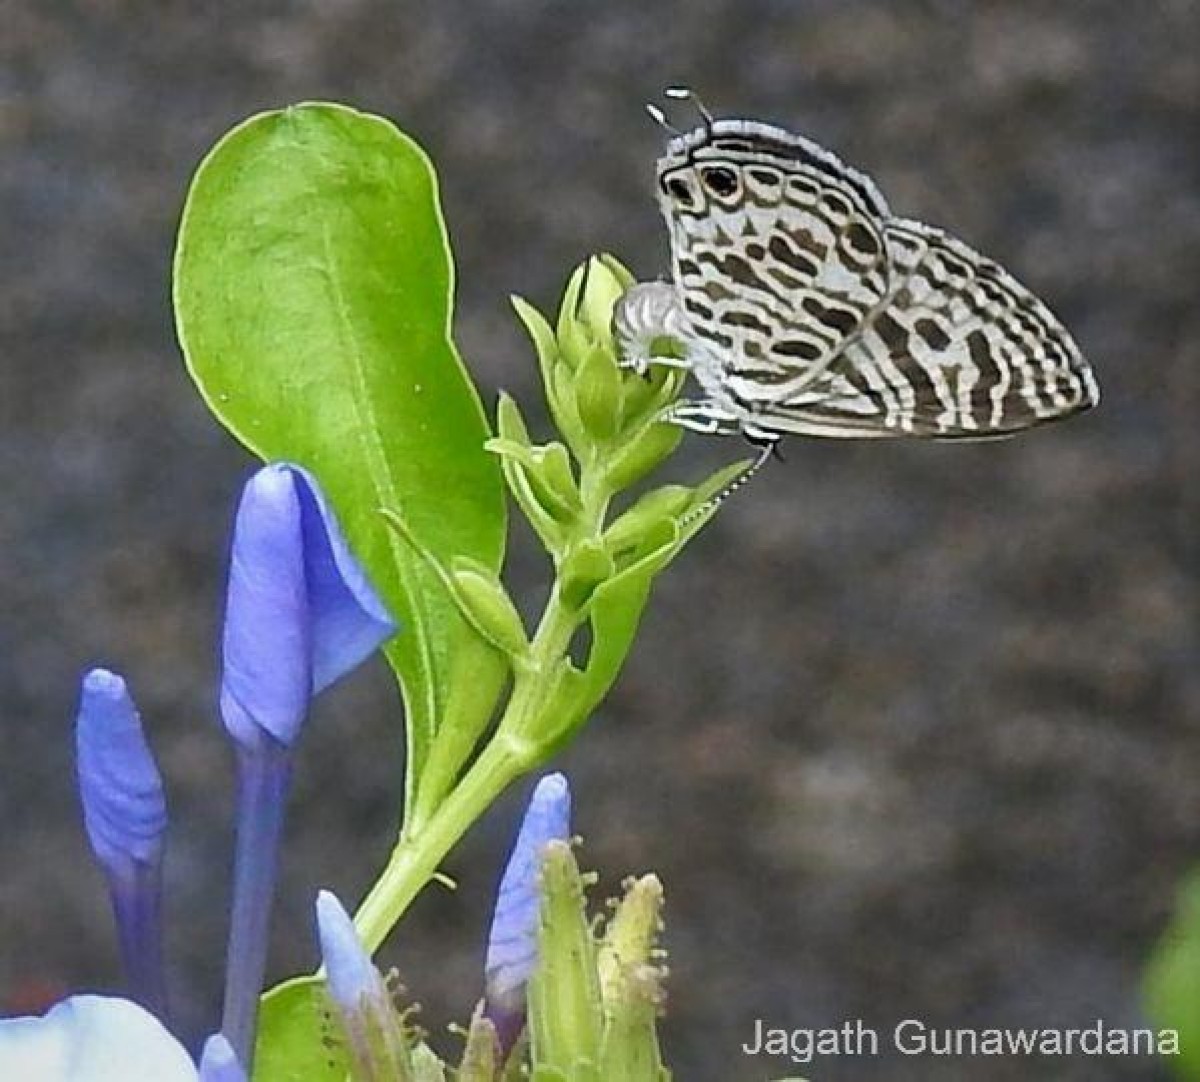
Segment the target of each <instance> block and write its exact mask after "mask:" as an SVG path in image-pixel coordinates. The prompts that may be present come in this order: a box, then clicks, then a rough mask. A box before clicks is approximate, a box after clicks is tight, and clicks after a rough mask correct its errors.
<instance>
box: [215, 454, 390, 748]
mask: <svg viewBox="0 0 1200 1082" xmlns="http://www.w3.org/2000/svg"><path fill="white" fill-rule="evenodd" d="M395 632H396V625H395V623H394V622H393V621H392V619H391V617H390V616H389V615H388V613H387V610H386V609H385V608H384V606H383V603H382V602H381V601H380V600H379V597H378V595H377V594H376V593H375V591H374V590H373V589H372V588H371V585H370V583H369V582H368V581H367V578H366V575H365V574H364V572H363V570H362V568H361V567H360V566H359V564H358V562H357V561H356V560H355V559H354V556H353V555H352V554H351V552H350V550H349V548H348V547H347V545H346V541H345V539H344V537H343V536H342V533H341V530H340V528H339V527H338V524H337V520H336V518H335V517H334V515H333V512H332V511H331V510H330V508H329V505H328V503H327V502H326V500H325V498H324V496H323V495H322V494H321V491H320V488H319V486H318V485H317V483H316V481H315V480H314V479H313V477H312V476H311V475H310V474H308V473H307V472H306V471H304V470H302V469H300V468H299V467H297V466H291V465H287V464H279V465H273V466H266V467H264V468H263V469H261V470H259V471H258V472H257V473H256V474H254V476H253V477H251V478H250V480H249V481H248V482H247V484H246V487H245V490H244V492H243V495H242V500H241V504H240V505H239V507H238V513H237V520H236V523H235V525H234V536H233V551H232V556H231V560H230V569H229V588H228V595H227V601H226V612H225V641H224V672H223V676H222V684H221V712H222V716H223V717H224V719H225V724H226V727H227V728H228V729H229V731H230V733H231V734H232V735H233V736H234V738H235V739H236V740H238V741H239V742H241V743H243V744H253V743H254V742H255V741H256V740H258V739H260V737H261V734H262V733H266V734H268V735H270V736H271V737H272V738H274V739H275V740H277V741H279V742H280V743H282V744H284V745H290V744H291V743H292V742H293V741H294V740H295V738H296V736H297V734H298V732H299V729H300V725H301V723H302V722H303V720H304V717H305V713H306V711H307V707H308V701H309V699H310V698H311V697H312V696H313V695H314V694H315V693H316V692H318V691H321V690H322V689H324V688H326V687H328V686H329V685H330V684H331V683H333V682H334V681H335V680H337V679H338V678H339V677H341V676H344V675H345V674H346V673H348V672H350V670H352V669H353V668H355V667H356V666H357V665H358V664H359V663H360V662H362V661H363V660H364V659H365V658H366V657H367V656H369V655H370V654H371V653H372V652H373V651H374V650H375V649H377V648H378V647H379V646H380V645H382V643H384V642H386V641H387V640H388V639H389V638H391V636H392V635H394V634H395Z"/></svg>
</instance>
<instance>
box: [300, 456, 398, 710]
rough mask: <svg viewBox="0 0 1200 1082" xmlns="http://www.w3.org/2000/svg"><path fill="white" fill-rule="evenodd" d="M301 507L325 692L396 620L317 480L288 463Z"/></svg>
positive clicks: (316, 654) (315, 672)
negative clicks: (350, 546)
mask: <svg viewBox="0 0 1200 1082" xmlns="http://www.w3.org/2000/svg"><path fill="white" fill-rule="evenodd" d="M287 468H288V469H290V470H291V471H292V473H293V475H294V476H295V478H296V480H297V482H298V484H297V491H298V492H299V494H300V503H301V507H302V509H303V528H304V559H305V564H304V570H305V577H306V582H307V585H308V605H309V611H310V612H311V614H312V629H313V630H312V651H313V654H312V681H313V683H312V689H313V693H314V694H316V693H317V692H320V691H324V690H325V688H327V687H328V686H329V685H330V684H332V683H333V682H334V681H335V680H337V679H339V678H340V677H342V676H345V675H346V673H348V672H350V671H351V670H353V669H355V668H357V667H358V666H359V665H360V664H361V663H362V662H363V661H364V660H365V659H366V658H368V657H370V656H371V654H372V653H374V652H375V651H376V650H377V649H379V647H380V646H382V645H383V644H384V643H385V642H387V640H388V639H390V638H391V637H392V636H393V635H395V634H396V631H397V624H396V622H395V621H394V620H393V619H392V617H391V615H390V614H389V613H388V611H387V609H386V608H385V607H384V604H383V601H382V600H380V597H379V595H378V594H377V593H376V592H375V590H374V588H373V587H372V586H371V583H370V582H369V581H368V579H367V576H366V573H365V572H364V571H363V569H362V566H361V565H360V564H359V563H358V561H357V560H356V559H355V558H354V555H353V554H352V553H351V552H350V549H349V546H348V545H347V544H346V539H345V537H344V536H343V535H342V531H341V527H340V526H339V525H338V521H337V517H336V516H335V515H334V513H333V509H332V508H331V507H330V506H329V502H328V500H326V498H325V494H324V493H323V492H322V491H321V488H320V486H319V485H318V484H317V482H316V479H315V478H314V477H313V476H312V475H311V474H310V473H308V471H307V470H303V469H301V468H300V467H299V466H289V467H287Z"/></svg>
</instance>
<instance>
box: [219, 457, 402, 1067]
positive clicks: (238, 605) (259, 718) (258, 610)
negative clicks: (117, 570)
mask: <svg viewBox="0 0 1200 1082" xmlns="http://www.w3.org/2000/svg"><path fill="white" fill-rule="evenodd" d="M395 632H396V624H395V623H394V622H393V621H392V618H391V617H390V616H389V614H388V612H387V610H386V609H385V608H384V606H383V603H382V602H381V601H380V599H379V597H378V596H377V595H376V593H375V591H374V590H373V589H372V587H371V585H370V583H369V582H368V581H367V578H366V575H365V574H364V572H363V570H362V568H361V567H360V566H359V565H358V563H357V562H356V561H355V559H354V557H353V555H352V554H351V553H350V550H349V548H348V547H347V545H346V541H345V539H344V538H343V536H342V533H341V530H340V528H339V527H338V524H337V520H336V519H335V517H334V515H333V512H332V510H331V508H330V507H329V505H328V504H327V503H326V501H325V498H324V496H323V495H322V493H321V491H320V489H319V488H318V486H317V483H316V481H315V480H314V479H313V478H312V477H311V475H309V474H308V473H306V472H305V471H304V470H302V469H300V468H299V467H297V466H291V465H273V466H266V467H264V468H263V469H260V470H259V471H258V472H257V473H255V474H254V475H253V476H252V477H251V478H250V480H249V481H248V482H247V484H246V487H245V489H244V490H243V493H242V499H241V503H240V505H239V507H238V512H237V519H236V522H235V524H234V534H233V546H232V554H231V558H230V568H229V586H228V593H227V598H226V611H225V633H224V646H223V657H222V662H223V666H222V669H223V671H222V676H221V716H222V719H223V720H224V723H225V728H226V730H227V731H228V732H229V735H230V736H231V737H232V738H233V741H234V744H235V747H236V752H237V773H238V811H237V845H236V852H235V857H234V890H233V906H232V915H231V920H230V931H229V947H228V959H227V965H226V972H225V1005H224V1017H223V1020H222V1025H221V1032H222V1033H223V1034H224V1035H225V1037H226V1038H227V1039H228V1040H229V1043H230V1044H231V1045H232V1047H233V1050H234V1052H235V1053H236V1054H237V1057H238V1059H239V1060H240V1061H241V1062H242V1063H243V1064H245V1065H246V1067H247V1069H249V1068H250V1066H251V1061H252V1054H253V1044H252V1042H253V1033H254V1025H255V1020H256V1016H257V1008H258V995H259V991H260V989H261V988H262V982H263V974H264V969H265V965H266V951H267V927H268V922H269V916H270V907H271V899H272V896H273V894H274V887H275V875H276V867H277V857H278V851H279V842H280V838H281V835H282V830H283V816H284V806H285V803H286V796H287V790H288V783H289V779H290V773H291V752H292V747H293V745H294V743H295V741H296V739H297V737H298V736H299V732H300V728H301V726H302V724H303V722H304V719H305V716H306V715H307V712H308V704H309V700H310V699H311V698H312V696H313V695H315V694H316V693H317V692H319V691H322V690H323V689H324V688H326V687H328V686H329V685H330V684H332V683H333V682H334V681H335V680H337V679H338V678H339V677H341V676H343V675H345V674H346V673H348V672H350V671H351V670H352V669H354V668H355V667H356V666H357V665H359V664H360V663H361V662H362V661H363V660H365V659H366V658H367V657H368V656H369V655H370V654H371V653H372V652H373V651H375V650H376V649H377V648H378V647H379V646H380V645H382V644H383V643H384V642H386V641H387V640H388V639H389V638H391V637H392V635H393V634H395Z"/></svg>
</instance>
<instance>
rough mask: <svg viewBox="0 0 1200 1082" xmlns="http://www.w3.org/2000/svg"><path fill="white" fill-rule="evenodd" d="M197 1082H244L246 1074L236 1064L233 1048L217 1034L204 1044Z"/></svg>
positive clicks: (238, 1064)
mask: <svg viewBox="0 0 1200 1082" xmlns="http://www.w3.org/2000/svg"><path fill="white" fill-rule="evenodd" d="M197 1082H246V1072H245V1071H243V1070H242V1065H241V1064H240V1063H238V1058H237V1056H236V1055H235V1054H234V1051H233V1046H232V1045H231V1044H230V1043H229V1042H228V1041H227V1040H225V1038H224V1037H222V1036H221V1034H219V1033H214V1034H213V1035H212V1036H211V1037H209V1039H208V1040H207V1041H205V1042H204V1049H203V1051H202V1052H201V1053H200V1077H199V1078H198V1079H197Z"/></svg>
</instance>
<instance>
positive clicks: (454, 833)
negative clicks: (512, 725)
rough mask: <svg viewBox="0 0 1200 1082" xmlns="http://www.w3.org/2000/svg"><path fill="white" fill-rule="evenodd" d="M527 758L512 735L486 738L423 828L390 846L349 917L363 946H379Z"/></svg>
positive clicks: (525, 766) (526, 765)
mask: <svg viewBox="0 0 1200 1082" xmlns="http://www.w3.org/2000/svg"><path fill="white" fill-rule="evenodd" d="M529 762H530V755H529V750H528V749H527V748H525V747H524V746H523V745H521V744H520V743H519V742H518V741H515V740H512V739H511V738H507V739H500V738H496V739H494V740H492V741H491V742H490V743H489V744H488V745H487V747H485V748H484V749H483V751H482V752H481V753H480V756H479V758H478V759H476V760H475V762H474V763H473V764H472V766H471V768H470V770H468V771H467V772H466V774H464V775H463V778H462V781H460V782H459V783H458V785H457V786H455V788H454V790H453V792H451V794H450V795H449V796H448V797H447V798H446V800H445V801H444V802H443V803H442V805H441V807H439V808H438V810H437V811H436V812H435V813H434V814H433V816H431V817H430V819H429V820H428V822H427V823H426V824H425V827H424V829H423V830H422V831H421V832H420V833H419V834H416V835H412V836H410V837H407V838H404V839H403V840H402V841H401V842H400V844H399V845H397V846H396V848H395V849H394V850H393V851H392V856H391V859H390V860H389V861H388V865H387V867H386V868H385V869H384V871H383V874H382V875H381V876H380V877H379V879H378V880H377V881H376V883H375V886H374V887H372V888H371V892H370V893H369V894H368V895H367V897H366V898H365V899H364V901H363V903H362V905H361V906H360V907H359V910H358V912H357V913H356V914H355V917H354V924H355V927H356V928H357V929H358V934H359V936H360V938H361V939H362V941H363V945H364V946H365V947H366V948H367V950H368V951H370V952H372V953H374V952H375V951H376V950H378V949H379V945H380V944H381V943H382V942H383V941H384V939H385V938H386V937H387V934H388V932H390V931H391V930H392V928H393V927H394V926H395V924H396V922H397V921H398V920H399V919H400V918H401V917H402V916H403V915H404V912H405V910H407V909H408V907H409V906H410V905H411V904H412V902H413V899H415V898H416V896H417V895H418V894H419V893H420V892H421V889H422V888H423V887H424V886H425V884H426V883H428V882H429V880H430V879H431V878H433V875H434V873H435V872H436V871H437V869H438V865H439V864H441V862H442V860H443V859H444V858H445V856H446V854H447V853H448V852H449V851H450V850H451V848H452V847H453V846H454V844H455V843H456V842H457V841H458V839H459V838H461V837H462V836H463V834H465V833H466V831H467V828H468V827H470V825H471V824H472V823H474V822H475V820H476V819H478V818H479V817H480V816H481V815H482V814H483V813H484V812H485V811H486V810H487V809H488V807H489V806H490V805H491V804H492V802H493V801H494V800H495V799H496V798H497V797H498V796H499V795H500V794H501V793H502V792H504V790H505V789H507V788H508V786H509V785H511V784H512V783H513V782H514V781H516V779H517V778H519V777H520V776H521V775H522V774H523V773H525V771H526V770H528V769H529Z"/></svg>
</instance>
